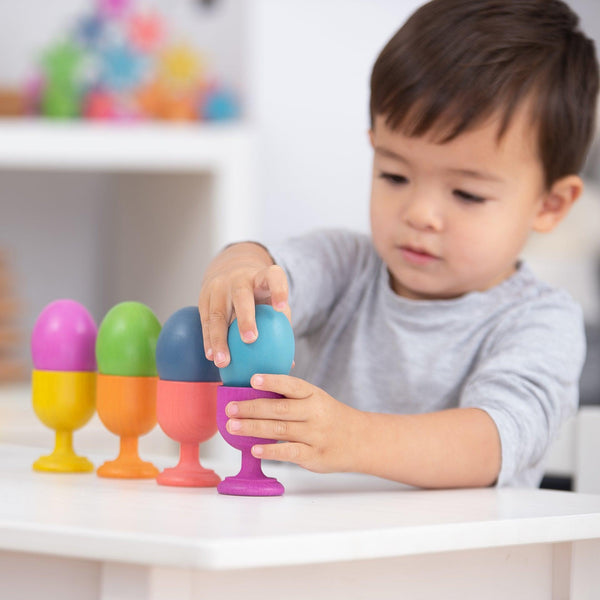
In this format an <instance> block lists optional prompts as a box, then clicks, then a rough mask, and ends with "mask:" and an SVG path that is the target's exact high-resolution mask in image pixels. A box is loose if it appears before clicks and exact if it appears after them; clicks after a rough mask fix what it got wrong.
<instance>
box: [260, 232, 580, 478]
mask: <svg viewBox="0 0 600 600" xmlns="http://www.w3.org/2000/svg"><path fill="white" fill-rule="evenodd" d="M269 251H270V252H271V254H272V256H273V257H274V259H275V261H276V262H277V264H279V265H280V266H281V267H282V268H283V269H284V270H285V272H286V273H287V277H288V281H289V287H290V306H291V310H292V321H293V325H294V331H295V334H296V340H297V351H296V367H295V369H294V371H293V373H292V374H293V375H295V376H297V377H302V378H303V379H306V380H307V381H309V382H311V383H313V384H315V385H317V386H319V387H321V388H322V389H324V390H325V391H326V392H327V393H329V394H330V395H332V396H333V397H334V398H336V399H337V400H339V401H341V402H344V403H346V404H349V405H351V406H353V407H355V408H358V409H360V410H365V411H370V412H382V413H396V414H400V413H425V412H432V411H439V410H443V409H447V408H454V407H477V408H480V409H483V410H485V411H486V412H487V413H488V414H489V415H490V416H491V417H492V419H493V420H494V422H495V424H496V426H497V428H498V432H499V434H500V441H501V444H502V467H501V471H500V475H499V477H498V481H497V484H498V485H512V486H537V485H539V482H540V480H541V477H542V475H543V466H544V456H545V454H546V451H547V450H548V447H549V445H550V443H551V442H552V440H553V439H554V437H555V435H556V433H557V431H558V430H559V428H560V426H561V424H562V423H563V422H564V420H565V419H566V418H567V417H568V416H570V415H572V414H574V412H575V411H576V409H577V404H578V382H579V376H580V373H581V368H582V365H583V361H584V357H585V334H584V327H583V317H582V312H581V310H580V308H579V306H578V305H577V304H576V303H575V302H574V301H573V300H572V298H571V297H570V296H569V295H568V294H567V293H566V292H564V291H562V290H558V289H555V288H553V287H551V286H549V285H546V284H544V283H542V282H540V281H539V280H538V279H536V278H535V276H534V275H533V274H532V272H531V271H530V270H529V268H528V267H527V266H526V265H524V264H521V265H520V267H519V269H518V270H517V272H516V273H515V274H514V275H513V276H511V277H510V278H509V279H507V280H505V281H504V282H502V283H501V284H499V285H497V286H495V287H494V288H492V289H490V290H488V291H485V292H471V293H468V294H466V295H464V296H461V297H459V298H455V299H451V300H410V299H407V298H403V297H400V296H398V295H396V294H395V293H394V292H393V290H392V289H391V288H390V285H389V275H388V272H387V269H386V267H385V264H383V262H382V260H381V259H380V258H379V256H378V255H377V253H376V252H375V249H374V248H373V245H372V243H371V240H370V238H369V237H367V236H364V235H360V234H355V233H351V232H346V231H321V232H316V233H314V234H310V235H307V236H303V237H300V238H296V239H293V240H290V241H289V242H286V243H284V244H279V245H274V246H271V247H269ZM398 459H399V460H401V459H402V457H398Z"/></svg>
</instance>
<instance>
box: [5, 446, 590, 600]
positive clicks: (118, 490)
mask: <svg viewBox="0 0 600 600" xmlns="http://www.w3.org/2000/svg"><path fill="white" fill-rule="evenodd" d="M38 454H39V451H37V450H36V449H32V448H27V447H20V446H12V445H4V446H0V498H2V501H1V503H0V598H3V599H7V600H12V599H13V598H15V599H17V598H27V599H30V598H51V599H54V598H57V599H60V600H71V599H77V600H87V599H90V600H91V599H92V598H93V599H97V598H99V599H101V600H117V599H119V600H120V599H128V600H129V599H133V600H137V599H140V600H141V599H144V600H158V599H169V600H172V599H177V600H188V599H192V598H224V599H226V598H233V597H237V595H241V597H243V598H244V600H252V599H258V598H264V597H265V595H267V594H269V595H271V596H273V597H282V598H286V600H293V599H300V598H303V599H304V598H344V599H349V598H377V599H380V598H411V600H412V599H415V598H444V599H448V598H461V599H465V598H478V599H479V598H486V600H489V599H492V600H493V599H496V598H498V599H499V598H503V599H505V598H527V599H528V600H536V599H538V598H539V599H542V598H544V599H550V598H552V599H562V598H565V599H566V598H572V599H577V600H581V599H587V598H590V599H591V598H598V597H600V596H599V595H600V562H599V559H600V496H593V495H583V494H573V493H566V492H552V491H541V490H510V489H501V490H494V489H485V490H449V491H421V490H413V489H408V488H404V487H402V486H400V485H398V484H394V483H391V482H386V481H382V480H378V479H375V478H369V477H362V476H358V475H315V474H311V473H308V472H305V471H302V470H300V469H297V468H294V467H291V466H285V465H275V464H268V465H266V466H265V471H266V472H268V474H270V475H275V476H277V477H278V478H279V479H280V480H281V481H282V482H283V483H284V484H285V485H286V488H287V492H286V494H285V495H284V496H282V497H278V498H237V497H230V496H220V495H218V494H217V493H216V491H215V490H214V489H177V488H167V487H161V486H158V485H157V484H156V483H155V482H154V481H118V480H106V479H101V478H98V477H96V476H95V475H93V474H89V475H53V474H41V473H34V472H33V471H32V470H31V463H32V461H33V460H34V459H35V458H36V457H37V455H38ZM104 458H107V457H100V458H98V459H97V460H96V463H98V462H99V461H100V460H102V459H104ZM167 462H168V461H165V460H164V459H163V464H162V465H161V464H159V466H166V464H167ZM207 462H209V461H207ZM208 466H212V467H215V465H210V464H209V465H208ZM221 467H223V468H221ZM216 468H217V469H218V470H219V472H220V474H221V475H228V474H231V473H232V468H233V466H232V465H230V464H229V465H225V466H223V465H216Z"/></svg>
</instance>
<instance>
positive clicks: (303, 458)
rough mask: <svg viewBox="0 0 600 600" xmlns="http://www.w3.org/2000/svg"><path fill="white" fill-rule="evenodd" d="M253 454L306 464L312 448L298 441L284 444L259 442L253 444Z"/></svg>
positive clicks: (259, 456)
mask: <svg viewBox="0 0 600 600" xmlns="http://www.w3.org/2000/svg"><path fill="white" fill-rule="evenodd" d="M251 452H252V455H253V456H255V457H256V458H261V459H263V458H264V459H266V460H283V461H286V462H291V463H295V464H297V465H304V464H306V463H307V462H308V459H309V454H310V448H309V446H307V445H306V444H302V443H298V442H284V443H282V444H264V445H260V444H257V445H256V446H252V450H251Z"/></svg>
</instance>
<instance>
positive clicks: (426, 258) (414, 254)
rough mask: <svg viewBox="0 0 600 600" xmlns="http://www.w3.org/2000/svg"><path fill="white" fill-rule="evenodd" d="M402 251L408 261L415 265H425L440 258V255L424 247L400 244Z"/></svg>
mask: <svg viewBox="0 0 600 600" xmlns="http://www.w3.org/2000/svg"><path fill="white" fill-rule="evenodd" d="M400 253H401V254H402V258H404V260H405V261H406V262H408V263H411V264H414V265H425V264H428V263H431V262H433V261H436V260H439V257H438V256H435V255H433V254H431V253H430V252H428V251H427V250H425V249H424V248H419V247H417V246H400Z"/></svg>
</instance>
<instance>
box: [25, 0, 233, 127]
mask: <svg viewBox="0 0 600 600" xmlns="http://www.w3.org/2000/svg"><path fill="white" fill-rule="evenodd" d="M174 38H175V36H173V39H174ZM40 68H41V73H40V76H39V77H37V78H36V79H39V80H40V81H41V84H40V86H39V90H38V94H39V99H31V101H30V102H29V105H30V106H31V107H32V108H33V110H34V111H35V112H40V113H41V114H42V115H44V116H47V117H54V118H78V117H83V118H87V119H94V120H124V119H127V120H130V119H160V120H174V121H198V120H203V121H222V120H229V119H235V118H237V117H239V114H240V106H239V101H238V99H237V96H236V94H235V93H234V92H233V90H232V89H230V88H229V87H228V86H226V85H224V84H223V83H222V82H221V81H220V80H219V78H218V77H217V76H216V74H215V73H211V72H210V69H209V65H208V61H207V58H206V57H205V56H203V55H201V53H200V52H199V51H198V50H197V49H196V48H194V47H193V46H191V45H189V44H186V43H184V42H181V41H177V42H172V41H170V40H169V36H168V31H167V26H166V20H165V18H164V17H163V16H162V15H161V14H160V13H158V12H157V11H156V10H153V11H148V10H146V11H141V10H136V9H135V7H134V2H132V1H131V0H95V9H94V10H93V11H92V13H91V14H87V15H84V16H83V17H81V18H80V19H79V20H78V22H77V23H76V24H75V25H74V26H73V27H72V28H71V29H70V30H69V31H68V32H67V34H66V36H65V37H64V39H61V40H58V41H57V42H55V43H54V44H52V45H51V46H50V47H49V48H47V49H46V52H45V53H44V55H43V57H42V60H41V63H40ZM26 94H27V97H29V98H31V86H29V89H27V90H26Z"/></svg>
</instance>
